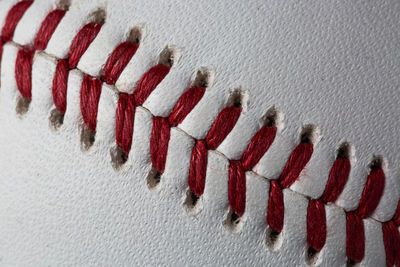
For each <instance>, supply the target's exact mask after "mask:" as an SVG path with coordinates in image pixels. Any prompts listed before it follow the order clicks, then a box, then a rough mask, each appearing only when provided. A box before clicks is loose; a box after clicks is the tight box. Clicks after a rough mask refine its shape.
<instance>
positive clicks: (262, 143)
mask: <svg viewBox="0 0 400 267" xmlns="http://www.w3.org/2000/svg"><path fill="white" fill-rule="evenodd" d="M276 132H277V128H276V127H275V126H264V127H262V128H261V129H260V130H259V131H258V132H257V133H256V134H255V135H254V136H253V138H252V139H251V141H250V143H249V145H248V146H247V149H246V151H245V152H244V153H243V155H242V157H241V161H242V164H243V168H244V169H245V170H246V171H249V170H251V169H253V167H254V165H256V164H257V163H258V162H259V161H260V159H261V157H262V156H263V155H264V154H265V153H266V152H267V151H268V149H269V147H270V146H271V145H272V143H273V142H274V139H275V136H276Z"/></svg>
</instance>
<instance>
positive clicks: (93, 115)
mask: <svg viewBox="0 0 400 267" xmlns="http://www.w3.org/2000/svg"><path fill="white" fill-rule="evenodd" d="M32 2H33V1H31V0H25V1H20V2H18V3H17V4H15V5H14V6H13V7H12V8H11V9H10V10H9V12H8V14H7V16H6V19H5V24H4V26H3V28H2V31H1V34H2V36H1V39H0V60H1V56H2V47H3V44H4V43H6V42H9V41H11V40H12V37H13V34H14V31H15V28H16V26H17V24H18V22H19V20H20V19H21V18H22V16H23V14H24V13H25V11H26V10H27V9H28V8H29V6H30V5H31V4H32ZM65 12H66V11H64V10H58V9H57V10H54V11H52V12H50V13H49V14H48V15H47V16H46V18H45V19H44V21H43V22H42V24H41V26H40V29H39V31H38V33H37V35H36V38H35V42H34V48H35V50H43V49H45V48H46V46H47V43H48V41H49V40H50V38H51V35H52V34H53V32H54V31H55V29H56V27H57V25H58V24H59V22H60V21H61V19H62V18H63V16H64V15H65ZM101 27H102V24H98V23H89V24H87V25H85V26H84V27H83V28H82V29H81V30H80V31H79V32H78V34H77V35H76V36H75V38H74V39H73V41H72V43H71V46H70V50H69V58H68V59H59V60H58V64H57V68H56V73H55V76H54V79H53V86H52V94H53V101H54V104H55V106H56V108H57V109H58V110H59V111H60V112H61V113H62V114H64V113H65V111H66V90H67V79H68V72H69V70H70V69H73V68H76V66H77V64H78V62H79V60H80V58H81V56H82V55H83V53H84V52H85V51H86V49H87V48H88V47H89V45H90V44H91V42H92V41H93V40H94V39H95V37H96V36H97V34H98V32H99V31H100V29H101ZM137 48H138V45H137V44H136V43H132V42H123V43H121V44H119V45H118V46H117V47H116V48H115V50H114V51H113V53H112V54H111V55H110V57H109V58H108V60H107V63H106V66H105V68H104V71H103V76H102V79H103V80H104V81H105V82H106V83H108V84H114V83H115V82H116V80H117V79H118V77H119V76H120V74H121V72H122V71H123V69H124V68H125V66H126V64H127V63H128V62H129V61H130V60H131V58H132V56H133V55H134V53H135V52H136V50H137ZM33 55H34V50H33V49H30V48H29V47H23V48H21V49H20V50H19V51H18V54H17V58H16V62H15V79H16V83H17V87H18V90H19V91H20V93H21V95H22V96H23V97H25V98H27V99H29V100H31V98H32V95H31V72H32V60H33ZM67 60H68V61H67ZM68 63H69V64H68ZM169 70H170V67H169V66H165V65H162V64H158V65H156V66H154V67H152V68H151V69H150V70H149V71H148V72H147V73H146V74H144V75H143V77H142V78H141V79H140V81H139V83H138V86H137V88H136V90H135V92H134V94H126V93H120V98H119V101H118V106H117V110H116V142H117V145H118V146H120V147H121V148H122V150H123V151H124V153H126V154H128V152H129V150H130V148H131V143H132V135H133V121H134V115H135V107H136V106H140V105H142V104H143V103H144V102H145V100H146V99H147V98H148V96H149V95H150V94H151V92H152V91H153V90H154V89H155V88H156V86H157V85H158V84H159V83H160V82H161V81H162V80H163V79H164V78H165V76H166V75H167V74H168V72H169ZM101 87H102V82H101V80H100V79H99V78H94V77H91V76H90V75H85V76H84V78H83V81H82V88H81V94H80V97H81V112H82V118H83V121H84V122H85V124H86V125H87V126H88V127H89V129H91V130H92V131H94V132H95V130H96V123H97V110H98V102H99V98H100V94H101ZM204 92H205V88H204V87H195V86H194V87H192V88H189V89H188V90H187V91H186V92H185V93H184V94H183V95H182V96H181V97H180V99H179V100H178V102H177V104H176V105H175V107H174V108H173V110H172V112H171V114H170V115H169V117H167V118H163V117H153V129H152V136H151V142H150V146H151V158H152V164H153V167H155V168H156V169H157V170H158V171H159V172H160V173H162V172H163V171H164V168H165V161H166V156H167V150H168V143H169V136H170V127H175V126H177V125H178V124H180V123H181V122H182V121H183V120H184V118H185V117H186V115H187V114H188V113H189V112H190V111H191V110H192V109H193V108H194V107H195V105H196V104H197V103H198V102H199V101H200V99H201V98H202V96H203V95H204ZM241 111H242V109H241V108H238V107H233V106H228V107H226V108H224V109H223V110H222V111H221V112H220V114H219V115H218V116H217V118H216V119H215V121H214V123H213V125H212V127H211V128H210V130H209V132H208V134H207V137H206V139H205V140H196V142H195V145H194V147H193V150H192V156H191V163H190V169H189V177H188V183H189V188H190V190H191V191H192V192H193V193H194V194H195V195H196V196H198V197H200V196H201V195H202V194H203V192H204V186H205V180H206V170H207V157H208V155H207V154H208V150H209V149H210V150H215V149H217V148H218V146H219V145H220V144H221V143H222V141H223V140H224V139H225V138H226V136H227V135H228V134H229V133H230V132H231V130H232V129H233V127H234V126H235V124H236V122H237V120H238V118H239V116H240V113H241ZM276 131H277V129H276V127H274V126H264V127H262V128H261V129H260V130H259V131H258V132H257V133H256V134H255V135H254V136H253V138H252V140H251V142H250V143H249V145H248V147H247V149H246V151H245V152H244V153H243V155H242V157H241V159H240V160H239V161H235V160H230V167H229V181H228V184H229V192H228V198H229V203H230V206H231V209H232V210H233V211H234V212H235V213H236V214H237V215H238V216H242V215H243V214H244V211H245V203H246V201H245V200H246V177H245V176H246V175H245V172H246V171H249V170H251V169H252V168H253V167H254V165H255V164H257V162H258V161H259V160H260V159H261V157H262V156H263V155H264V154H265V153H266V152H267V151H268V149H269V147H270V145H271V144H272V142H273V141H274V138H275V135H276ZM312 153H313V144H311V143H308V142H302V143H300V144H299V145H298V146H297V147H296V148H295V150H294V151H293V152H292V154H291V156H290V157H289V159H288V161H287V163H286V165H285V167H284V169H283V171H282V173H281V175H280V177H279V179H278V180H271V181H270V192H269V199H268V211H267V223H268V225H269V226H270V227H271V228H272V229H273V230H275V231H276V232H278V233H279V232H281V231H282V229H283V223H284V198H283V191H282V190H283V189H284V188H287V187H289V186H290V185H291V184H293V183H294V182H295V181H296V180H297V179H298V178H299V176H300V174H301V172H302V171H303V169H304V168H305V166H306V165H307V163H308V162H309V160H310V158H311V156H312ZM350 169H351V164H350V160H349V159H347V158H342V157H338V158H337V159H336V160H335V162H334V163H333V166H332V168H331V172H330V175H329V178H328V181H327V184H326V187H325V190H324V193H323V195H322V196H321V198H320V199H310V200H309V206H308V209H307V242H308V244H309V246H310V247H312V248H313V249H315V250H316V251H320V250H321V249H322V247H323V246H324V244H325V240H326V214H325V206H324V203H328V202H334V201H336V199H337V198H338V196H339V195H340V193H341V192H342V191H343V188H344V186H345V184H346V182H347V179H348V177H349V173H350ZM384 186H385V174H384V172H383V170H382V168H380V167H374V168H371V172H370V174H369V175H368V177H367V182H366V184H365V187H364V190H363V193H362V197H361V200H360V203H359V207H358V208H357V210H356V211H353V212H347V213H346V254H347V257H348V258H349V259H350V261H353V262H360V261H361V260H362V259H363V257H364V253H365V251H364V250H365V233H364V222H363V219H365V218H367V217H369V216H371V214H372V213H373V212H374V210H375V209H376V207H377V206H378V204H379V201H380V199H381V197H382V194H383V189H384ZM399 225H400V201H399V203H398V207H397V210H396V213H395V214H394V216H393V218H392V219H391V220H390V221H388V222H384V223H382V232H383V242H384V246H385V252H386V261H387V265H388V266H393V265H395V264H396V265H398V266H399V265H400V234H399V231H398V227H399Z"/></svg>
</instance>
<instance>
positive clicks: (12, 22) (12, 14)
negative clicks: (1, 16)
mask: <svg viewBox="0 0 400 267" xmlns="http://www.w3.org/2000/svg"><path fill="white" fill-rule="evenodd" d="M32 3H33V0H25V1H21V2H18V3H16V4H15V5H14V6H13V7H12V8H11V9H10V10H9V11H8V13H7V17H6V20H5V22H4V26H3V29H2V30H1V37H2V39H3V41H4V42H9V41H11V40H12V38H13V35H14V31H15V28H16V27H17V25H18V22H19V21H20V19H21V18H22V16H23V15H24V13H25V11H26V10H27V9H28V8H29V7H30V6H31V4H32Z"/></svg>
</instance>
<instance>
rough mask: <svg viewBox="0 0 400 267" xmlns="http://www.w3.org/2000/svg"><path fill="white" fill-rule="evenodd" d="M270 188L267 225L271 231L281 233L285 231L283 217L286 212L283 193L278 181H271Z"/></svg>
mask: <svg viewBox="0 0 400 267" xmlns="http://www.w3.org/2000/svg"><path fill="white" fill-rule="evenodd" d="M269 187H270V188H269V198H268V209H267V223H268V225H269V227H271V229H273V230H274V231H276V232H277V233H280V232H282V229H283V216H284V211H285V208H284V203H283V192H282V189H281V187H280V185H279V182H278V181H277V180H271V182H270V184H269Z"/></svg>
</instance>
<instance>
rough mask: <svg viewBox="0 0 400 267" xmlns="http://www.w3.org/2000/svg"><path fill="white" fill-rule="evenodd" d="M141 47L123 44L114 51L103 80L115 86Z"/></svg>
mask: <svg viewBox="0 0 400 267" xmlns="http://www.w3.org/2000/svg"><path fill="white" fill-rule="evenodd" d="M138 47H139V45H138V44H136V43H134V42H123V43H121V44H119V45H118V46H117V48H115V49H114V51H113V52H112V53H111V55H110V56H109V57H108V59H107V63H106V65H105V67H104V70H103V76H102V79H103V81H104V82H106V83H107V84H115V82H116V81H117V79H118V77H119V76H120V75H121V73H122V71H123V70H124V68H125V66H126V65H127V64H128V62H129V60H130V59H131V58H132V57H133V55H134V54H135V52H136V50H137V49H138Z"/></svg>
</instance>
